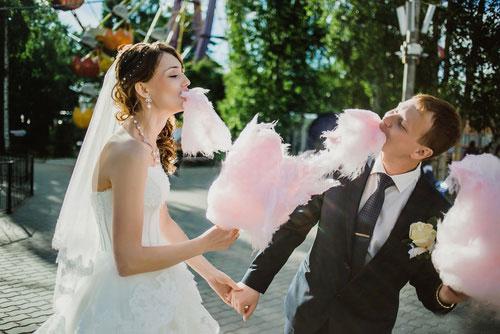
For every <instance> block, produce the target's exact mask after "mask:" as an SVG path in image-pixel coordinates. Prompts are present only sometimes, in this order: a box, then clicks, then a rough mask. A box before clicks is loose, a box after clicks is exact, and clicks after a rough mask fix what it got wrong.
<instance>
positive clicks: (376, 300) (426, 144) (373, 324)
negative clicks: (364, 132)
mask: <svg viewBox="0 0 500 334" xmlns="http://www.w3.org/2000/svg"><path fill="white" fill-rule="evenodd" d="M380 129H381V130H382V131H383V132H384V134H385V135H386V137H387V140H386V143H385V144H384V146H383V149H382V153H381V154H380V156H379V157H377V158H376V159H375V161H374V162H372V163H370V164H369V165H368V166H367V168H365V171H364V173H363V174H362V175H360V176H359V177H358V178H357V179H355V180H353V181H349V180H346V179H340V181H341V183H342V185H341V186H338V187H334V188H331V189H329V190H327V191H326V192H324V193H323V194H321V195H318V196H315V197H313V198H312V199H311V200H310V201H309V202H308V203H307V204H306V205H304V206H300V207H298V208H297V209H296V210H295V211H294V212H293V213H292V214H291V215H290V219H289V221H288V222H287V223H286V224H284V225H282V226H281V228H280V229H279V230H278V231H277V232H276V233H275V234H274V236H273V240H272V243H271V244H270V245H269V246H268V247H267V248H266V249H265V250H264V251H263V252H261V253H260V254H258V255H257V257H256V258H255V259H254V261H253V262H252V264H251V265H250V268H249V269H248V271H247V272H246V274H245V276H244V277H243V280H242V282H240V283H239V286H240V287H241V288H242V290H241V291H233V293H232V295H231V302H232V305H233V307H234V308H235V309H236V310H237V311H238V312H239V313H240V314H242V315H243V317H244V318H245V319H247V318H248V317H249V316H250V315H251V314H252V313H253V311H254V310H255V307H256V306H257V302H258V300H259V296H260V294H261V293H265V292H266V290H267V288H268V287H269V285H270V284H271V281H272V280H273V278H274V276H275V275H276V274H277V273H278V271H279V270H280V269H281V267H282V266H283V265H284V264H285V262H286V261H287V259H288V257H289V256H290V254H291V253H292V252H293V250H294V249H295V248H296V247H297V246H299V245H300V244H301V243H302V242H303V241H304V239H305V237H306V235H307V234H308V232H309V231H310V230H311V228H312V227H313V226H314V225H315V224H317V223H318V224H319V226H318V231H317V235H316V239H315V240H314V244H313V246H312V247H311V249H310V250H309V253H308V255H307V256H306V258H305V259H304V261H303V262H302V264H301V265H300V268H299V270H298V272H297V273H296V275H295V277H294V279H293V282H292V284H291V285H290V287H289V289H288V294H287V296H286V300H285V313H286V324H285V333H296V334H305V333H307V334H312V333H340V334H343V333H347V334H350V333H367V332H371V333H390V332H391V330H392V328H393V326H394V323H395V321H396V315H397V312H398V304H399V291H400V290H401V288H402V287H403V286H404V285H405V284H406V283H407V282H408V281H409V282H410V284H411V285H413V286H414V287H415V288H416V290H417V295H418V298H419V300H420V301H421V302H422V303H423V305H424V306H425V307H426V308H428V309H429V310H431V311H433V312H434V313H437V314H445V313H447V312H449V311H450V310H452V309H453V308H454V306H455V305H456V304H457V303H459V302H461V301H463V300H464V299H465V298H466V296H465V295H462V294H460V293H458V292H455V291H453V290H452V289H451V288H450V287H448V286H446V285H442V282H441V280H440V278H439V275H438V273H437V272H436V270H435V269H434V267H433V265H432V262H431V260H430V259H429V257H426V256H425V255H424V256H418V257H415V258H412V259H410V257H409V254H408V250H409V249H410V246H409V241H407V239H408V235H409V229H410V225H411V224H412V223H415V222H418V221H422V222H426V221H427V220H429V219H430V218H434V217H441V216H442V214H443V213H444V212H446V211H447V210H448V209H449V207H450V205H449V203H448V202H447V201H446V200H445V199H444V198H443V197H442V196H441V195H440V194H439V193H438V192H437V191H436V190H435V189H434V188H433V186H432V185H431V184H429V183H427V181H426V179H425V177H423V175H422V172H421V162H422V161H423V160H426V159H429V158H431V157H434V156H437V155H439V154H441V153H443V152H445V151H446V150H448V149H449V148H450V147H451V146H453V145H454V144H455V143H456V142H457V140H458V139H459V137H460V118H459V116H458V114H457V112H456V111H455V109H454V108H453V107H452V106H451V105H450V104H448V103H447V102H445V101H443V100H440V99H438V98H436V97H433V96H430V95H423V94H419V95H416V96H414V97H413V98H411V99H410V100H407V101H405V102H403V103H400V104H399V105H398V106H397V107H396V108H395V109H393V110H391V111H389V112H387V113H386V115H385V116H384V118H383V120H382V122H381V123H380Z"/></svg>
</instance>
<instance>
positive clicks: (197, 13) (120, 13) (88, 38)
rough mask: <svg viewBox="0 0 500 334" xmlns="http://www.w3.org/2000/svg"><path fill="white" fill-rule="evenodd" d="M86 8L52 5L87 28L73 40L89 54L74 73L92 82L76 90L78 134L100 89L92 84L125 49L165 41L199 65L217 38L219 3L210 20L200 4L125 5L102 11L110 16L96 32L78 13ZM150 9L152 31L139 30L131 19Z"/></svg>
mask: <svg viewBox="0 0 500 334" xmlns="http://www.w3.org/2000/svg"><path fill="white" fill-rule="evenodd" d="M89 2H90V1H89ZM84 3H85V1H84V0H52V3H51V4H52V7H53V8H54V9H56V10H63V11H70V12H71V14H72V15H73V16H74V17H75V19H76V20H77V22H78V24H79V25H80V27H81V28H82V32H81V33H80V34H79V35H74V34H69V36H70V37H72V38H73V39H74V40H76V41H77V42H78V43H80V44H81V46H82V50H86V52H82V54H79V55H75V56H74V57H73V59H72V62H71V67H72V70H73V72H74V73H75V74H76V75H77V76H79V77H80V78H85V79H88V80H89V81H90V82H87V83H81V84H80V85H78V86H75V87H74V90H75V91H77V92H78V93H79V94H80V98H79V105H78V106H76V107H75V108H74V110H73V121H74V123H75V125H76V126H77V127H79V128H83V129H85V128H87V127H88V125H89V123H90V119H91V117H92V110H93V104H94V103H95V98H96V97H97V95H98V91H99V89H98V87H97V84H96V83H95V82H91V81H92V79H95V78H98V77H99V76H102V75H103V74H105V73H106V71H107V70H108V69H109V67H110V66H111V65H112V63H113V61H114V58H115V56H116V53H117V50H118V48H119V47H120V46H121V45H123V44H132V43H134V42H138V41H140V40H141V39H142V41H144V42H152V41H163V42H165V43H167V44H169V45H171V46H172V47H174V48H176V49H177V51H178V52H179V53H181V55H182V57H183V58H185V57H187V56H188V55H190V54H192V56H193V57H192V58H193V61H195V62H196V61H199V60H200V59H202V58H203V57H204V56H205V55H206V52H207V47H208V44H209V41H210V38H211V33H212V26H213V20H214V14H215V8H216V0H208V6H207V9H206V11H205V15H203V12H202V3H201V0H190V1H183V0H174V1H168V2H167V1H154V0H151V1H146V0H122V1H121V2H119V3H118V4H116V5H114V6H113V7H112V8H107V7H106V5H103V8H104V10H105V11H106V12H107V13H106V14H105V15H104V16H103V18H102V19H101V20H100V22H99V23H98V24H97V25H96V26H92V27H84V26H83V24H82V23H81V20H80V19H79V17H78V14H77V11H76V9H78V8H79V7H81V6H82V5H84ZM147 5H151V6H152V5H155V6H157V7H158V8H157V10H156V13H155V14H154V17H153V18H152V20H151V23H150V24H149V28H148V29H147V31H143V30H141V29H140V27H134V23H133V22H134V21H133V20H131V18H132V17H133V16H134V14H137V13H138V11H139V10H140V9H141V8H143V7H141V6H147ZM188 11H189V15H188ZM168 14H170V15H169V19H168V22H167V23H166V24H164V25H163V26H160V25H159V24H158V23H159V21H160V20H159V19H160V17H161V16H162V15H164V16H167V15H168ZM188 18H190V22H188ZM186 28H190V29H191V33H192V36H193V37H194V38H193V40H192V41H191V43H190V44H189V45H187V46H183V41H184V35H185V32H186ZM193 53H194V54H193ZM94 81H95V80H94Z"/></svg>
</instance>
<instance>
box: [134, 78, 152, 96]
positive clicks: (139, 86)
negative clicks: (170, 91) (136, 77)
mask: <svg viewBox="0 0 500 334" xmlns="http://www.w3.org/2000/svg"><path fill="white" fill-rule="evenodd" d="M134 89H135V92H136V94H137V95H139V97H142V98H143V99H145V98H146V97H147V96H148V93H149V91H148V89H147V87H146V85H145V84H144V83H143V82H136V83H135V85H134Z"/></svg>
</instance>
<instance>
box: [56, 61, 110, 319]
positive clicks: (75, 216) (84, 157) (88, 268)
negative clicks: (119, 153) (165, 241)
mask: <svg viewBox="0 0 500 334" xmlns="http://www.w3.org/2000/svg"><path fill="white" fill-rule="evenodd" d="M117 59H118V57H117ZM115 67H116V60H115V62H114V63H113V65H112V66H111V67H110V68H109V70H108V72H107V73H106V76H105V77H104V82H103V85H102V89H101V92H100V93H99V98H98V99H97V103H96V105H95V108H94V112H93V115H92V120H91V122H90V125H89V127H88V129H87V133H86V135H85V139H84V141H83V145H82V147H81V150H80V154H79V155H78V159H77V161H76V165H75V168H74V170H73V174H72V176H71V180H70V182H69V185H68V189H67V191H66V195H65V197H64V202H63V204H62V208H61V212H60V214H59V218H58V220H57V225H56V229H55V233H54V239H53V241H52V246H53V247H54V248H55V249H57V250H59V254H58V256H57V263H58V268H57V277H56V284H55V289H54V312H55V314H56V315H57V313H59V312H62V311H63V310H64V309H66V307H67V306H68V302H70V301H71V298H72V295H73V294H74V293H75V291H76V290H77V289H78V288H79V287H80V286H81V284H82V283H83V282H84V278H85V277H86V276H88V275H91V274H92V273H93V270H94V269H93V265H94V260H95V256H96V254H97V251H98V249H99V234H98V226H97V222H96V219H95V216H94V212H93V209H92V206H91V196H92V179H93V177H92V176H93V172H94V168H95V167H96V164H97V162H98V158H99V156H100V153H101V150H102V149H103V147H104V145H105V144H106V142H107V141H108V139H109V138H110V137H111V136H112V135H113V133H114V132H115V130H117V129H118V126H119V123H118V122H117V120H116V118H115V114H116V113H117V112H118V111H119V108H118V107H117V105H116V104H115V103H114V100H113V98H112V92H113V87H114V86H115V83H116V75H115Z"/></svg>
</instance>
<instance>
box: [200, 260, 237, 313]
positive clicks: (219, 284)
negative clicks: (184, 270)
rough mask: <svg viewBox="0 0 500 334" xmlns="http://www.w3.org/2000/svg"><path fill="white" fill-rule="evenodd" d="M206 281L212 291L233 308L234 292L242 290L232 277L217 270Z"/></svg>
mask: <svg viewBox="0 0 500 334" xmlns="http://www.w3.org/2000/svg"><path fill="white" fill-rule="evenodd" d="M206 280H207V283H208V285H210V287H211V288H212V290H214V291H215V293H216V294H217V295H218V296H219V297H220V299H222V301H223V302H224V303H226V304H227V305H229V306H231V293H232V291H233V290H235V291H240V290H241V289H240V288H239V287H238V285H237V284H236V282H234V281H233V280H232V279H231V277H229V276H227V275H226V274H225V273H223V272H222V271H220V270H217V269H216V270H215V271H214V272H213V273H212V274H211V275H210V276H209V277H208V278H207V279H206Z"/></svg>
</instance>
